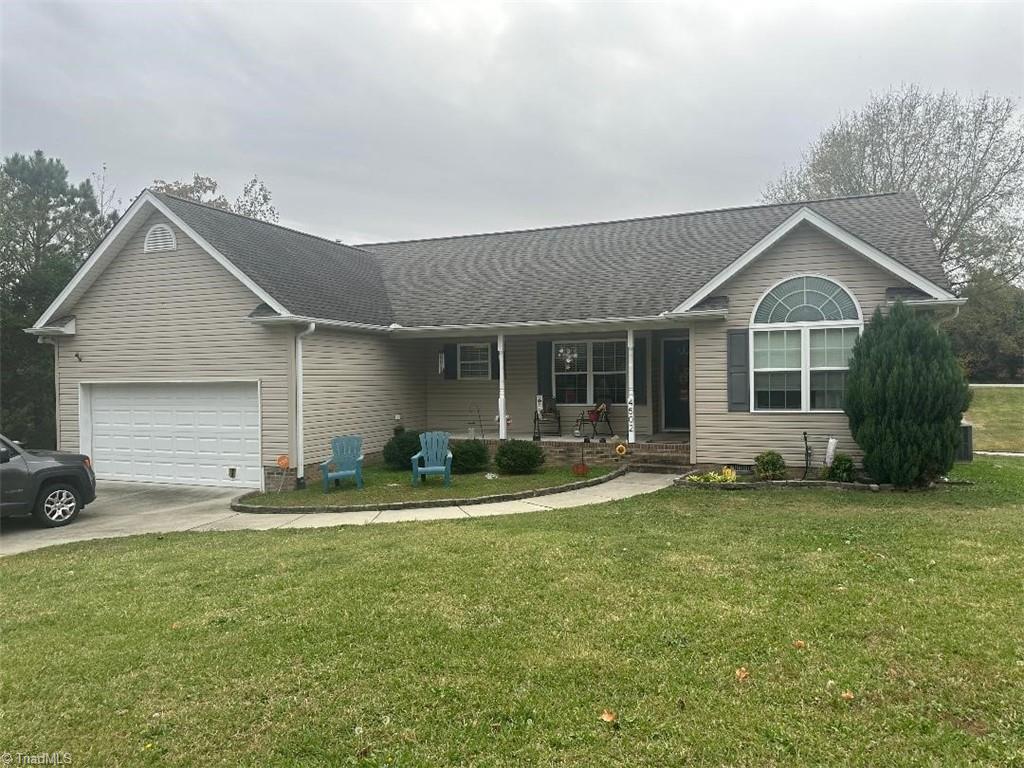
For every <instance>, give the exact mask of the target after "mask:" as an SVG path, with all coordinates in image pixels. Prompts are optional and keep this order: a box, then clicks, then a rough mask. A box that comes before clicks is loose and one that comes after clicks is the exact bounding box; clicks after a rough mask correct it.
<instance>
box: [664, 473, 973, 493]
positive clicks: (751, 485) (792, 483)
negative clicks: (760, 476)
mask: <svg viewBox="0 0 1024 768" xmlns="http://www.w3.org/2000/svg"><path fill="white" fill-rule="evenodd" d="M699 471H700V470H696V469H693V470H690V471H689V472H687V473H686V474H685V475H683V476H682V477H680V478H679V479H678V480H676V483H675V484H676V485H677V486H678V487H680V488H700V489H705V490H709V491H763V490H766V489H769V488H831V489H832V490H835V491H871V492H872V493H879V492H881V491H900V492H901V493H919V492H921V491H930V490H934V489H935V487H937V486H940V485H974V483H972V482H970V481H967V480H945V481H941V482H937V483H935V484H934V485H933V486H932V487H931V488H915V489H909V490H903V489H900V488H897V487H896V486H894V485H891V484H889V483H841V482H839V481H838V480H751V481H749V482H744V483H697V482H693V481H692V480H690V479H689V478H690V475H692V474H695V473H698V472H699Z"/></svg>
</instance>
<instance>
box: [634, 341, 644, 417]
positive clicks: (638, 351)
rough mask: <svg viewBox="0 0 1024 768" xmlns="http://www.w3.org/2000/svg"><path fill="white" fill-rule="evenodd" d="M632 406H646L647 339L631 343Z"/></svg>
mask: <svg viewBox="0 0 1024 768" xmlns="http://www.w3.org/2000/svg"><path fill="white" fill-rule="evenodd" d="M633 404H634V405H647V339H643V338H642V339H636V340H634V342H633Z"/></svg>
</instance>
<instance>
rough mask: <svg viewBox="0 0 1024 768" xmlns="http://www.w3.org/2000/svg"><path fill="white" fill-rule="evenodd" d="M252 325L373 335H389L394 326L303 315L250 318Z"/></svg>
mask: <svg viewBox="0 0 1024 768" xmlns="http://www.w3.org/2000/svg"><path fill="white" fill-rule="evenodd" d="M248 319H249V322H251V323H259V324H260V325H310V324H315V325H322V326H324V327H325V328H345V329H347V330H350V331H369V332H373V333H388V332H389V331H390V330H391V329H392V328H393V327H394V326H389V325H372V324H370V323H355V322H351V321H348V320H324V319H323V318H319V317H304V316H302V315H267V316H266V317H250V318H248Z"/></svg>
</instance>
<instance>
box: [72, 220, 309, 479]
mask: <svg viewBox="0 0 1024 768" xmlns="http://www.w3.org/2000/svg"><path fill="white" fill-rule="evenodd" d="M157 222H164V223H167V224H170V222H168V221H167V220H166V219H165V218H164V217H163V216H161V215H160V214H153V215H152V216H150V217H149V219H148V220H147V221H146V222H145V223H143V224H142V226H140V227H139V229H138V231H137V232H136V233H135V235H134V236H133V237H132V238H131V239H130V240H129V241H128V242H127V243H126V244H125V247H124V249H123V250H122V251H121V252H120V253H119V254H117V255H116V256H115V258H114V259H113V261H112V262H111V264H110V266H108V267H107V269H106V270H105V271H104V272H103V273H102V274H101V275H100V276H99V277H98V278H97V280H96V282H95V283H94V284H93V285H92V286H91V287H90V289H89V290H88V291H86V293H85V294H84V295H83V296H82V298H81V299H80V300H79V301H78V302H77V304H76V305H75V306H74V307H73V308H72V309H71V314H73V315H75V318H76V323H75V325H76V334H75V335H74V336H72V337H68V338H61V339H60V340H59V342H58V343H59V345H60V350H59V356H58V364H57V380H58V392H59V394H58V405H59V408H58V420H59V425H60V426H59V428H60V447H61V448H62V449H64V450H78V448H79V434H78V429H79V428H78V397H79V384H80V383H81V382H83V381H91V382H123V381H138V382H144V381H154V382H156V381H217V380H220V381H224V380H234V381H241V380H259V381H260V400H261V404H262V412H261V416H260V418H261V426H262V431H261V439H262V461H263V464H264V465H267V464H273V463H274V460H275V458H276V457H277V456H278V455H280V454H287V453H289V419H288V413H289V398H290V396H291V393H290V391H289V370H290V364H291V362H290V361H291V355H292V354H293V352H292V350H293V347H292V344H293V338H294V334H293V331H292V330H290V329H273V330H272V329H269V328H267V327H264V326H259V325H256V324H255V323H253V322H251V321H250V320H247V319H246V316H247V315H248V314H249V313H250V312H252V310H253V309H254V308H255V307H256V306H257V305H259V303H260V300H259V299H258V298H257V297H256V296H255V295H254V294H253V293H252V292H251V291H250V290H249V289H247V288H246V287H245V286H243V285H242V284H241V283H239V282H238V280H237V279H236V278H235V277H233V276H232V275H231V274H230V273H229V272H228V271H227V270H226V269H224V267H222V266H221V265H220V264H218V263H217V262H216V261H215V260H214V259H213V257H212V256H210V255H209V254H208V253H207V252H206V251H204V250H202V249H201V248H200V247H199V246H198V245H197V244H196V243H194V242H193V241H192V240H191V239H190V238H189V237H188V236H187V235H186V234H185V233H184V232H182V231H181V230H179V229H178V228H177V227H174V226H173V225H171V228H172V229H173V231H174V235H175V237H176V238H177V242H178V247H177V250H174V251H158V252H154V253H144V252H143V241H144V239H145V236H146V232H148V231H149V228H150V227H151V226H152V225H153V224H156V223H157ZM76 353H77V354H78V355H79V356H80V357H81V360H78V359H76V358H75V354H76Z"/></svg>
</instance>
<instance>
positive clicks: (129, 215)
mask: <svg viewBox="0 0 1024 768" xmlns="http://www.w3.org/2000/svg"><path fill="white" fill-rule="evenodd" d="M146 206H152V207H153V208H154V209H156V210H157V211H159V212H160V213H162V214H163V215H164V216H166V217H167V218H168V219H169V220H170V221H171V222H172V223H173V224H174V225H175V226H177V227H178V228H179V229H180V230H181V231H182V232H184V233H185V234H186V235H188V236H189V237H190V238H192V240H194V241H195V242H196V243H197V244H198V245H199V247H201V248H202V249H203V250H204V251H206V252H207V253H208V254H210V256H212V257H213V259H214V261H216V262H217V263H218V264H220V265H221V266H222V267H224V269H226V270H227V271H228V272H230V273H231V274H232V275H233V276H234V277H235V278H236V279H237V280H238V281H239V282H240V283H242V285H244V286H245V287H246V288H248V289H249V290H250V291H252V292H253V293H254V294H256V296H257V297H258V298H259V299H260V300H261V301H262V302H264V303H265V304H267V305H268V306H270V307H272V308H273V309H274V311H275V312H278V313H279V314H281V315H288V314H290V313H289V312H288V310H287V309H285V308H284V307H283V306H281V304H280V303H278V302H277V301H276V300H275V299H274V298H273V297H272V296H270V294H268V293H267V292H266V291H264V290H263V289H262V288H260V287H259V286H258V285H256V283H254V282H253V281H252V279H250V278H249V276H248V275H246V274H245V273H244V272H242V271H241V270H240V269H239V268H238V267H236V266H235V265H234V264H232V263H231V261H229V260H228V259H227V258H226V257H225V256H224V255H223V254H222V253H221V252H220V251H218V250H217V249H216V248H214V247H213V246H212V245H210V244H209V243H208V242H207V241H206V240H205V239H203V238H202V237H200V236H199V234H198V233H197V232H196V231H195V230H193V229H192V227H190V226H189V225H188V224H186V223H185V222H184V221H182V220H181V218H180V217H179V216H178V215H177V214H175V213H174V212H173V211H171V209H170V208H168V207H167V206H166V205H164V204H163V203H162V202H161V201H160V200H159V199H158V198H157V197H156V195H154V194H153V193H152V192H150V191H149V190H148V189H147V190H145V191H144V192H143V193H142V194H141V195H139V196H138V197H137V198H135V202H134V203H132V204H131V205H130V206H129V208H128V210H127V211H125V213H124V216H122V217H121V218H120V219H119V220H118V222H117V224H115V225H114V227H113V228H112V229H111V230H110V232H108V233H107V236H106V237H104V238H103V240H102V242H100V244H99V245H98V246H97V247H96V250H94V251H93V252H92V255H91V256H89V258H88V259H87V260H86V262H85V264H83V265H82V267H81V268H80V269H79V270H78V272H76V273H75V276H74V277H73V278H71V282H70V283H68V284H67V285H66V286H64V290H62V291H61V292H60V294H58V296H57V298H56V299H54V300H53V302H52V303H51V304H50V306H49V307H47V308H46V311H45V312H44V313H43V315H42V317H40V318H39V319H38V320H37V321H36V323H35V325H33V326H32V327H31V328H30V329H28V332H29V333H37V332H38V331H39V329H41V328H43V327H44V326H45V325H46V324H47V323H49V322H50V320H52V319H53V317H54V316H55V315H56V314H57V313H58V311H60V310H61V308H62V307H63V306H64V304H65V303H66V302H67V301H68V299H69V298H70V297H71V295H72V294H73V293H74V291H75V289H76V288H77V287H78V286H79V285H80V284H81V283H82V281H84V280H85V279H86V278H87V277H89V276H90V275H91V274H92V273H93V272H94V271H95V270H96V269H98V268H100V267H101V266H102V263H101V262H102V259H103V256H104V254H105V253H106V252H107V251H108V250H109V249H110V247H111V245H112V244H113V243H114V242H115V240H116V239H117V238H118V236H119V235H121V233H123V232H124V231H125V229H127V227H128V225H129V223H130V222H131V221H132V220H133V219H135V218H136V217H137V216H139V215H140V214H142V213H149V211H148V210H147V208H146Z"/></svg>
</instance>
